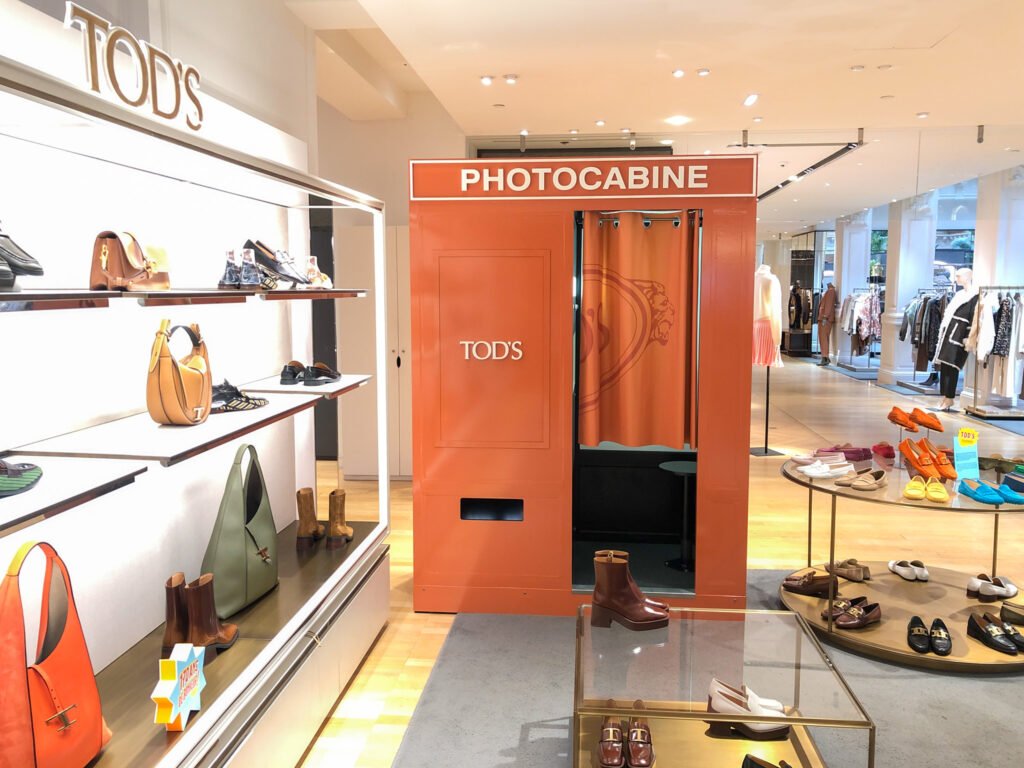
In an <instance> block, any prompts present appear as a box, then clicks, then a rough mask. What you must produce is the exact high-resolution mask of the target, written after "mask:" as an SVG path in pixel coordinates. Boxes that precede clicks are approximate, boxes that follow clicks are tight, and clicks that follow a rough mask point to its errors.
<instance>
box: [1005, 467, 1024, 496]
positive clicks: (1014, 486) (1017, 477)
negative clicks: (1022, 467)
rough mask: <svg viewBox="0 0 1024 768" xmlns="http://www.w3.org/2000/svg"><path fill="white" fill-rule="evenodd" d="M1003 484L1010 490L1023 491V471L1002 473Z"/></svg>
mask: <svg viewBox="0 0 1024 768" xmlns="http://www.w3.org/2000/svg"><path fill="white" fill-rule="evenodd" d="M1003 485H1005V486H1007V487H1008V488H1009V489H1010V490H1012V491H1017V492H1018V493H1024V472H1010V473H1009V474H1006V475H1003Z"/></svg>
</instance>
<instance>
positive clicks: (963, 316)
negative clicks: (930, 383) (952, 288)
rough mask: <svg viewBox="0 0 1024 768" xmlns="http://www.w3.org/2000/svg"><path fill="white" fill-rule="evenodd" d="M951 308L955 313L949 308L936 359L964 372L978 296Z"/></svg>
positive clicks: (968, 297) (951, 305)
mask: <svg viewBox="0 0 1024 768" xmlns="http://www.w3.org/2000/svg"><path fill="white" fill-rule="evenodd" d="M963 293H965V291H961V292H960V293H958V294H957V296H959V295H961V294H963ZM955 298H956V297H954V301H955ZM950 307H952V308H953V311H952V312H951V313H950V312H949V311H948V308H947V313H948V314H949V319H948V321H947V322H946V324H945V325H946V327H945V329H944V335H943V337H942V342H941V343H940V344H939V348H938V351H937V352H936V353H935V359H936V361H937V362H940V363H943V364H945V365H946V366H949V367H952V368H956V369H957V370H963V367H964V364H965V363H966V362H967V354H968V353H967V347H966V346H965V345H966V343H967V339H968V337H969V336H970V335H971V329H972V327H973V326H974V325H975V314H976V310H977V307H978V294H976V293H975V294H970V295H968V296H967V297H966V298H965V299H964V300H961V301H960V302H957V303H956V304H955V305H954V304H953V303H952V302H951V303H950ZM947 397H949V395H947Z"/></svg>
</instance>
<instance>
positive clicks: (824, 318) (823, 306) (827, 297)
mask: <svg viewBox="0 0 1024 768" xmlns="http://www.w3.org/2000/svg"><path fill="white" fill-rule="evenodd" d="M835 322H836V287H835V286H834V285H832V283H829V284H828V288H826V289H825V291H824V292H823V293H822V294H821V299H820V300H819V301H818V348H819V349H820V350H821V360H819V361H818V365H828V364H829V362H830V361H829V359H828V353H829V345H830V343H831V341H832V326H833V325H835Z"/></svg>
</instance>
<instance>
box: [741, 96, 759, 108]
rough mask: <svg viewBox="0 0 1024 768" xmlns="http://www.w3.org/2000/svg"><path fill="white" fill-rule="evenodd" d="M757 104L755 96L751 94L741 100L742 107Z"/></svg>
mask: <svg viewBox="0 0 1024 768" xmlns="http://www.w3.org/2000/svg"><path fill="white" fill-rule="evenodd" d="M756 103H757V94H756V93H752V94H750V95H749V96H747V98H745V99H744V100H743V106H744V107H752V106H754V105H755V104H756Z"/></svg>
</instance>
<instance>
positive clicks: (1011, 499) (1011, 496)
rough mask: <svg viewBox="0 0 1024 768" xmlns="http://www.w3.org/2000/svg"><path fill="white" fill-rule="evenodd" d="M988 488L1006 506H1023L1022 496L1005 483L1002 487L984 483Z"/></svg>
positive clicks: (1023, 499)
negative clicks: (997, 495)
mask: <svg viewBox="0 0 1024 768" xmlns="http://www.w3.org/2000/svg"><path fill="white" fill-rule="evenodd" d="M985 485H987V486H988V487H989V488H991V489H992V490H994V491H995V492H996V493H998V494H999V496H1000V497H1001V498H1002V500H1003V501H1005V502H1006V503H1007V504H1024V496H1021V495H1020V494H1019V493H1017V491H1015V490H1014V489H1013V488H1011V487H1010V486H1008V485H1007V484H1006V483H1003V484H1002V485H996V484H995V483H985Z"/></svg>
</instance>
